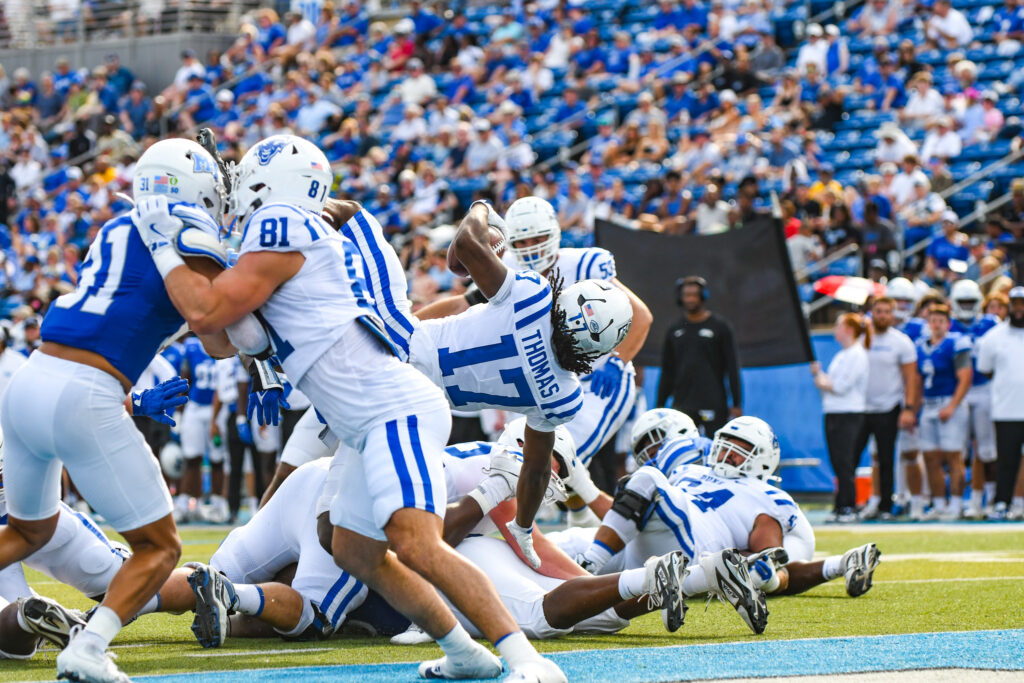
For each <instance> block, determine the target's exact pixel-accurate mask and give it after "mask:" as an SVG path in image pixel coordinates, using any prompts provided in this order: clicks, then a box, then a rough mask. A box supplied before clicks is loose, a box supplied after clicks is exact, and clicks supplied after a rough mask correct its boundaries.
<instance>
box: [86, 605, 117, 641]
mask: <svg viewBox="0 0 1024 683" xmlns="http://www.w3.org/2000/svg"><path fill="white" fill-rule="evenodd" d="M120 630H121V619H120V617H118V616H117V612H115V611H114V610H112V609H110V608H109V607H103V606H102V605H101V606H100V607H97V608H96V611H95V612H93V615H92V617H91V618H90V619H89V623H88V624H86V625H85V630H83V631H82V632H81V633H79V634H78V636H77V637H76V638H75V642H78V641H81V642H82V645H87V646H89V647H93V648H97V649H99V650H100V651H101V652H105V651H106V649H107V648H108V647H110V641H112V640H113V639H114V636H116V635H117V632H118V631H120Z"/></svg>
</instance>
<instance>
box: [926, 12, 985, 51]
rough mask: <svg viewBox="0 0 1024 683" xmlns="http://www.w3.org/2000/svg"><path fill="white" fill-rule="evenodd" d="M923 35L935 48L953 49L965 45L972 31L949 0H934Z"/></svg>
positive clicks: (968, 23) (970, 38)
mask: <svg viewBox="0 0 1024 683" xmlns="http://www.w3.org/2000/svg"><path fill="white" fill-rule="evenodd" d="M925 37H926V38H927V39H928V42H929V43H930V44H931V45H932V46H933V47H935V48H945V49H955V48H958V47H966V46H967V44H968V43H970V42H971V40H972V39H973V38H974V31H973V29H971V24H970V22H969V21H967V17H965V16H964V14H963V12H961V11H960V10H958V9H953V6H952V1H951V0H935V4H934V5H933V6H932V15H931V16H930V17H929V18H928V20H927V21H926V22H925Z"/></svg>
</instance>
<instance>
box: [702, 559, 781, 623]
mask: <svg viewBox="0 0 1024 683" xmlns="http://www.w3.org/2000/svg"><path fill="white" fill-rule="evenodd" d="M700 564H701V566H702V567H703V568H704V572H705V573H706V574H707V576H708V579H709V581H710V583H711V594H710V595H709V596H708V599H709V600H710V599H711V597H712V596H717V597H718V598H719V599H721V600H723V601H725V602H727V603H729V604H730V605H732V607H733V609H735V610H736V613H737V614H739V615H740V618H741V619H743V621H744V623H746V625H747V626H749V627H750V630H751V631H753V632H754V633H757V634H760V633H764V629H765V627H766V626H767V625H768V604H767V602H766V601H765V597H764V593H763V592H762V591H761V590H760V589H758V588H755V587H754V582H753V581H752V580H751V578H750V571H749V570H748V569H747V562H746V560H745V559H744V558H743V556H742V555H740V554H739V552H738V551H737V550H735V549H733V548H727V549H725V550H722V551H721V552H718V553H714V554H713V555H708V556H706V557H702V558H701V560H700Z"/></svg>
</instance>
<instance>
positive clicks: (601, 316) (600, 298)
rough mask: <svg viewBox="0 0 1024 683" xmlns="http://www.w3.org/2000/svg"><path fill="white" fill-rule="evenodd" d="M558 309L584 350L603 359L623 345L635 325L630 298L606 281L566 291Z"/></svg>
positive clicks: (583, 282)
mask: <svg viewBox="0 0 1024 683" xmlns="http://www.w3.org/2000/svg"><path fill="white" fill-rule="evenodd" d="M555 305H556V306H558V307H559V308H561V309H562V310H563V311H565V322H566V325H567V326H568V328H569V332H570V333H571V334H572V335H573V337H574V338H575V339H576V343H577V344H579V347H580V350H581V351H583V353H584V354H587V355H589V356H602V355H604V354H606V353H608V352H609V351H611V350H612V349H614V348H615V347H616V346H618V345H619V344H621V343H622V340H623V339H625V338H626V334H627V333H628V332H629V326H630V324H631V323H632V322H633V307H632V306H631V305H630V304H629V297H627V296H626V293H625V292H623V291H622V290H621V289H619V288H618V287H616V286H615V285H612V284H609V283H607V282H605V281H604V280H580V281H579V282H577V283H576V284H574V285H570V286H568V287H566V288H565V289H563V290H562V292H561V293H560V294H559V295H558V301H556V302H555Z"/></svg>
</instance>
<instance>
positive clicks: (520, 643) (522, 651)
mask: <svg viewBox="0 0 1024 683" xmlns="http://www.w3.org/2000/svg"><path fill="white" fill-rule="evenodd" d="M459 628H462V627H461V626H460V627H459ZM463 633H465V631H463ZM468 637H469V636H468V635H467V638H468ZM438 642H439V643H440V642H441V641H438ZM470 642H472V641H470ZM494 647H495V648H496V649H497V650H498V654H499V655H501V657H502V659H504V660H505V663H506V664H508V668H509V669H514V668H515V667H517V666H519V665H520V664H522V663H524V662H532V661H536V660H537V659H538V658H540V655H539V654H537V650H536V649H534V647H533V645H531V644H530V641H529V640H527V639H526V636H525V635H523V632H522V631H513V632H512V633H509V634H508V635H505V636H502V637H501V638H498V642H496V643H495V644H494Z"/></svg>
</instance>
